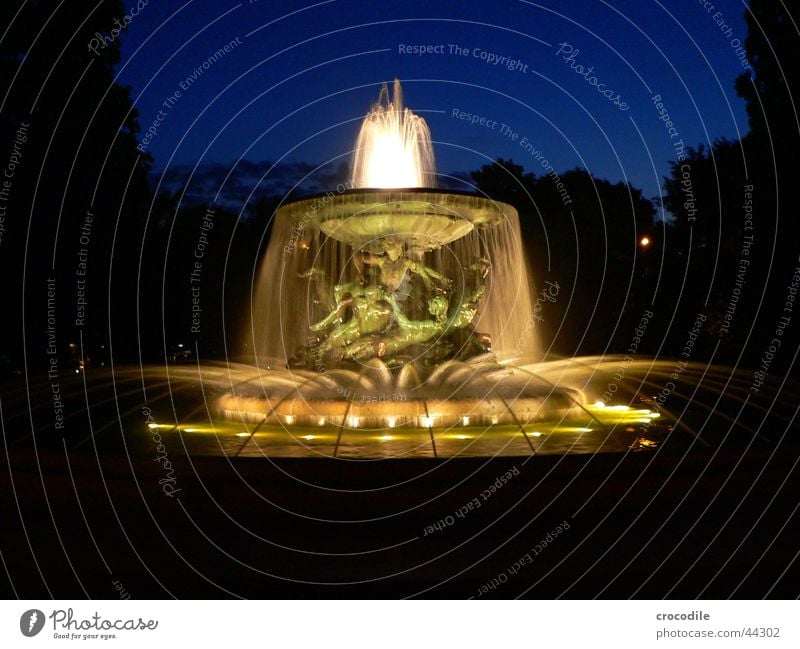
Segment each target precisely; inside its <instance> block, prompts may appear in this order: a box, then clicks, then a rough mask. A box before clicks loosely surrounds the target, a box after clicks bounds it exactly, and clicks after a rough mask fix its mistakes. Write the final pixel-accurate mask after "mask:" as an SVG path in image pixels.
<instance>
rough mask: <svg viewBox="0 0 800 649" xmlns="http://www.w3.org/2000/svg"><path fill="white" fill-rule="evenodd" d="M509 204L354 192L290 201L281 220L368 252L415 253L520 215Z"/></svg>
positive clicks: (438, 194) (467, 197) (424, 192)
mask: <svg viewBox="0 0 800 649" xmlns="http://www.w3.org/2000/svg"><path fill="white" fill-rule="evenodd" d="M516 214H517V211H516V209H515V208H514V207H512V206H511V205H508V204H506V203H501V202H498V201H493V200H489V199H487V198H483V197H480V196H475V195H474V194H467V193H462V192H452V191H441V190H434V189H427V188H410V189H354V190H350V191H346V192H342V193H340V194H333V193H329V194H325V195H322V196H317V197H312V198H307V199H303V200H300V201H296V202H294V203H290V204H289V205H285V206H283V207H282V208H280V210H278V218H279V219H281V218H285V219H290V220H291V221H292V222H294V223H296V224H303V225H305V226H311V227H314V226H316V227H319V229H320V230H322V232H324V233H325V234H326V235H327V236H329V237H331V238H333V239H336V240H337V241H341V242H343V243H347V244H350V245H352V246H354V247H356V248H361V249H364V250H367V251H370V252H375V253H379V252H387V251H389V250H391V249H393V248H396V247H397V246H398V245H402V246H403V247H404V248H405V249H406V250H409V251H412V252H425V251H429V250H436V249H438V248H441V247H442V246H444V245H447V244H448V243H450V242H452V241H455V240H457V239H460V238H461V237H463V236H465V235H466V234H469V233H470V232H471V231H472V230H473V229H475V228H481V227H491V226H493V225H496V224H498V223H500V222H502V221H504V220H507V219H510V218H513V217H516Z"/></svg>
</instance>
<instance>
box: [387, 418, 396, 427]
mask: <svg viewBox="0 0 800 649" xmlns="http://www.w3.org/2000/svg"><path fill="white" fill-rule="evenodd" d="M386 423H387V424H388V425H389V428H394V427H395V425H396V424H397V417H388V418H387V419H386Z"/></svg>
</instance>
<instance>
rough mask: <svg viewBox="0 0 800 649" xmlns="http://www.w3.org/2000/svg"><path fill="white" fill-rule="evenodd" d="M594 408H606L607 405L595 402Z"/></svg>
mask: <svg viewBox="0 0 800 649" xmlns="http://www.w3.org/2000/svg"><path fill="white" fill-rule="evenodd" d="M594 407H595V408H605V407H606V404H605V403H603V402H602V401H595V404H594Z"/></svg>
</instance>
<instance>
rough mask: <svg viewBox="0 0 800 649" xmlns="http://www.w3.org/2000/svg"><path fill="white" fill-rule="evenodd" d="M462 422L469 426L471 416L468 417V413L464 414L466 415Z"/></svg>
mask: <svg viewBox="0 0 800 649" xmlns="http://www.w3.org/2000/svg"><path fill="white" fill-rule="evenodd" d="M461 423H462V424H463V425H464V426H469V417H467V416H466V415H464V416H463V417H462V418H461Z"/></svg>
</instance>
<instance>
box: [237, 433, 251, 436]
mask: <svg viewBox="0 0 800 649" xmlns="http://www.w3.org/2000/svg"><path fill="white" fill-rule="evenodd" d="M236 437H250V433H236Z"/></svg>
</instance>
